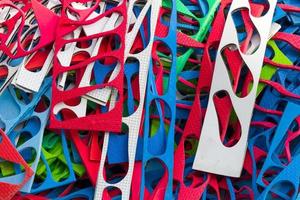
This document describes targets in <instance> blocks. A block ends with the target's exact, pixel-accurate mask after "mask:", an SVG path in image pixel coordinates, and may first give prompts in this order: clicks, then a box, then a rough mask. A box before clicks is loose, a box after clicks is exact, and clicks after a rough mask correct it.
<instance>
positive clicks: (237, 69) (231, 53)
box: [221, 44, 253, 97]
mask: <svg viewBox="0 0 300 200" xmlns="http://www.w3.org/2000/svg"><path fill="white" fill-rule="evenodd" d="M221 55H222V58H223V61H224V64H225V65H226V69H227V72H228V76H229V78H230V82H231V86H232V90H233V91H234V92H235V94H236V95H237V96H238V97H245V96H247V95H248V94H249V93H250V92H251V90H252V87H253V84H252V83H253V75H252V73H251V71H250V69H249V68H248V66H247V65H246V63H245V62H244V61H243V59H242V57H241V55H240V53H239V51H238V50H237V48H236V45H234V44H232V45H228V46H226V47H224V48H223V49H222V51H221ZM229 58H230V59H229ZM245 76H247V78H244V77H245Z"/></svg>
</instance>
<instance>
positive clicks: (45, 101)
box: [34, 95, 50, 113]
mask: <svg viewBox="0 0 300 200" xmlns="http://www.w3.org/2000/svg"><path fill="white" fill-rule="evenodd" d="M49 106H50V100H49V98H48V97H47V96H46V95H43V96H42V97H41V99H40V100H39V102H38V104H37V106H36V107H35V109H34V111H35V112H38V113H42V112H45V111H46V110H47V109H48V108H49Z"/></svg>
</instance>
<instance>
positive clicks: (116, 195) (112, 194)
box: [102, 186, 122, 200]
mask: <svg viewBox="0 0 300 200" xmlns="http://www.w3.org/2000/svg"><path fill="white" fill-rule="evenodd" d="M121 198H122V191H121V190H120V189H119V188H117V187H114V186H108V187H106V188H105V189H104V190H103V195H102V200H108V199H111V200H113V199H121Z"/></svg>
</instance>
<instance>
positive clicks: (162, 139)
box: [148, 99, 171, 155]
mask: <svg viewBox="0 0 300 200" xmlns="http://www.w3.org/2000/svg"><path fill="white" fill-rule="evenodd" d="M149 106H150V108H149V117H150V119H149V120H150V121H149V122H150V124H149V130H148V131H149V132H148V133H149V135H148V137H149V138H148V151H149V152H150V153H152V154H153V155H161V154H163V153H164V152H165V151H166V148H167V136H168V133H169V125H168V123H167V121H171V119H170V115H171V110H170V108H169V106H168V104H167V103H166V102H164V101H163V100H160V99H154V100H152V101H151V103H150V105H149ZM153 144H156V147H155V148H153Z"/></svg>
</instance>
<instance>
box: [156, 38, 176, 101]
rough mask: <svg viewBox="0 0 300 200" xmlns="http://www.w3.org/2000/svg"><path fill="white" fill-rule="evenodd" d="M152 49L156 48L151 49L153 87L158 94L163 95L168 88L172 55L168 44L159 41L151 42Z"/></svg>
mask: <svg viewBox="0 0 300 200" xmlns="http://www.w3.org/2000/svg"><path fill="white" fill-rule="evenodd" d="M153 49H155V50H156V51H152V52H153V54H152V64H153V68H152V71H153V75H154V76H155V85H156V88H155V89H156V91H157V93H158V94H159V95H164V94H166V93H167V92H168V89H169V82H170V72H171V69H172V64H173V55H172V51H171V49H170V48H169V47H168V45H167V44H165V43H163V42H160V41H159V42H158V41H155V42H154V43H153ZM152 89H154V88H152Z"/></svg>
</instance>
